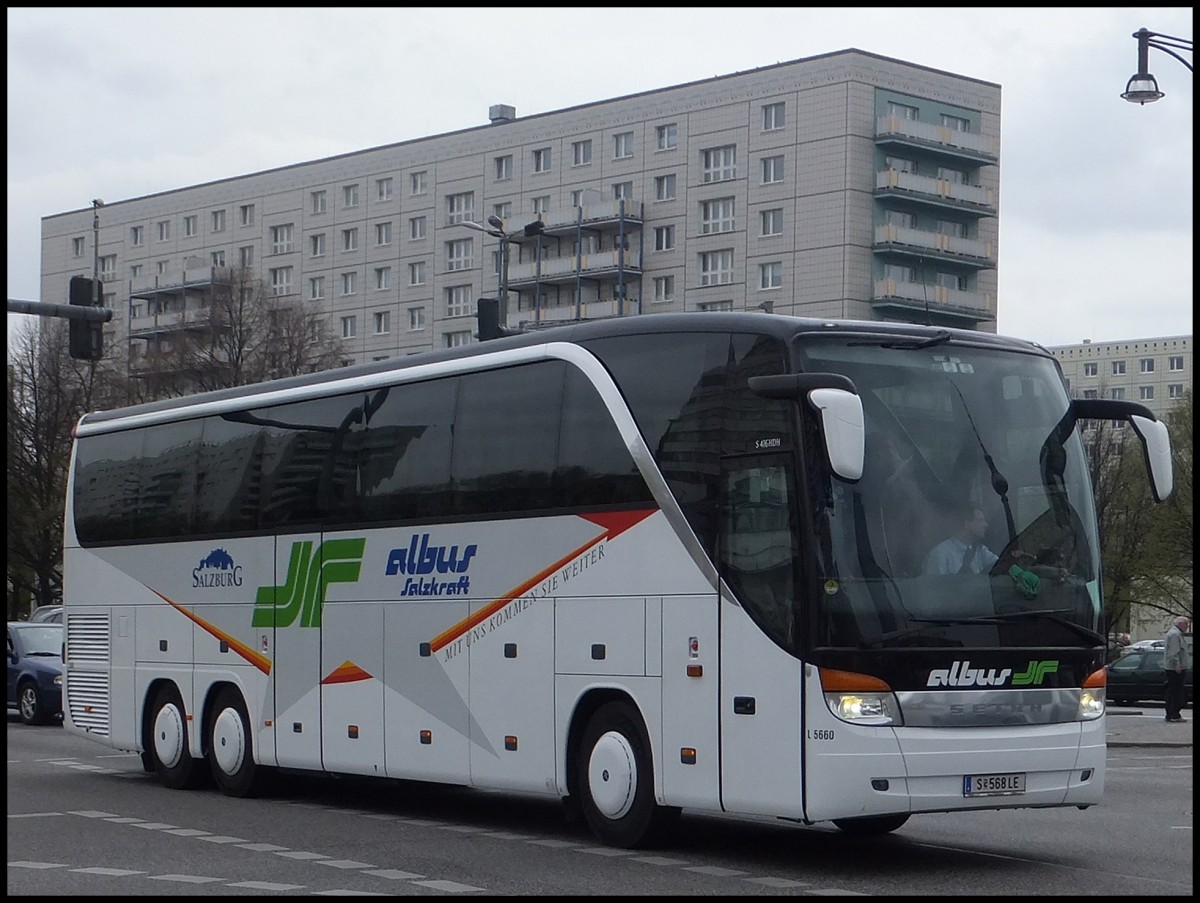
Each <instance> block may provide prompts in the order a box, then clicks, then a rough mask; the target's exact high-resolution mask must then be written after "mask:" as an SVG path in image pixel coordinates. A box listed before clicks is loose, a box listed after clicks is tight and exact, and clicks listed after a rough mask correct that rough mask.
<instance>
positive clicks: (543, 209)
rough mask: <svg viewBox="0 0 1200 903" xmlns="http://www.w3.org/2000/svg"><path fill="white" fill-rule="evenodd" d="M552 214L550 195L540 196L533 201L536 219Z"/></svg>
mask: <svg viewBox="0 0 1200 903" xmlns="http://www.w3.org/2000/svg"><path fill="white" fill-rule="evenodd" d="M549 212H550V195H548V194H540V195H538V196H537V197H535V198H534V199H533V215H534V216H535V217H541V216H545V215H546V214H547V213H549Z"/></svg>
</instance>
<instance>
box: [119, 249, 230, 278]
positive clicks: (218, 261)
mask: <svg viewBox="0 0 1200 903" xmlns="http://www.w3.org/2000/svg"><path fill="white" fill-rule="evenodd" d="M209 261H210V262H211V263H212V265H213V266H215V267H223V266H225V252H224V251H213V252H212V254H210V255H209ZM138 274H139V275H140V274H141V267H138Z"/></svg>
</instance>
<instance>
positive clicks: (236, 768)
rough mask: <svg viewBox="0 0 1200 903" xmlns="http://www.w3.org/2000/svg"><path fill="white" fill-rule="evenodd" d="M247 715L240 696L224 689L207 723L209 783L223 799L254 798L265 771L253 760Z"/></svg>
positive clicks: (228, 688) (260, 787) (218, 696)
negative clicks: (210, 772) (217, 789)
mask: <svg viewBox="0 0 1200 903" xmlns="http://www.w3.org/2000/svg"><path fill="white" fill-rule="evenodd" d="M252 738H253V735H252V734H251V731H250V716H249V715H248V714H247V713H246V703H245V702H244V701H243V700H242V694H241V693H239V692H238V691H237V690H236V689H234V688H233V687H225V688H223V689H222V690H221V691H220V692H219V693H218V694H217V698H216V701H215V703H214V705H213V710H212V717H211V718H210V719H209V722H208V758H209V763H210V765H211V768H212V775H213V780H214V781H216V783H217V787H218V788H219V789H220V790H221V792H222V793H224V794H225V795H226V796H236V797H251V796H257V795H258V794H259V792H261V790H262V786H263V783H264V780H265V772H266V769H265V768H262V767H261V766H259V765H257V764H256V763H255V761H254V748H253V739H252Z"/></svg>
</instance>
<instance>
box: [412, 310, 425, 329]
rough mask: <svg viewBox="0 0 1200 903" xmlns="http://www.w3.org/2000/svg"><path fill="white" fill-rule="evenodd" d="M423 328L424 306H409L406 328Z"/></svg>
mask: <svg viewBox="0 0 1200 903" xmlns="http://www.w3.org/2000/svg"><path fill="white" fill-rule="evenodd" d="M424 328H425V308H423V307H410V308H409V309H408V329H409V331H410V332H415V331H417V330H418V329H424Z"/></svg>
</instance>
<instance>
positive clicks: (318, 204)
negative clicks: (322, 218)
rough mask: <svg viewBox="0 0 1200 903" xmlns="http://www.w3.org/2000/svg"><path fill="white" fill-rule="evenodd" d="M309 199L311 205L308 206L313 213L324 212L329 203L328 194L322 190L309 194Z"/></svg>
mask: <svg viewBox="0 0 1200 903" xmlns="http://www.w3.org/2000/svg"><path fill="white" fill-rule="evenodd" d="M309 200H310V201H311V202H312V206H311V207H310V208H309V209H311V210H312V212H313V213H324V212H325V210H326V207H327V205H328V203H329V201H328V195H327V193H326V192H324V191H314V192H313V193H312V194H310V195H309Z"/></svg>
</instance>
